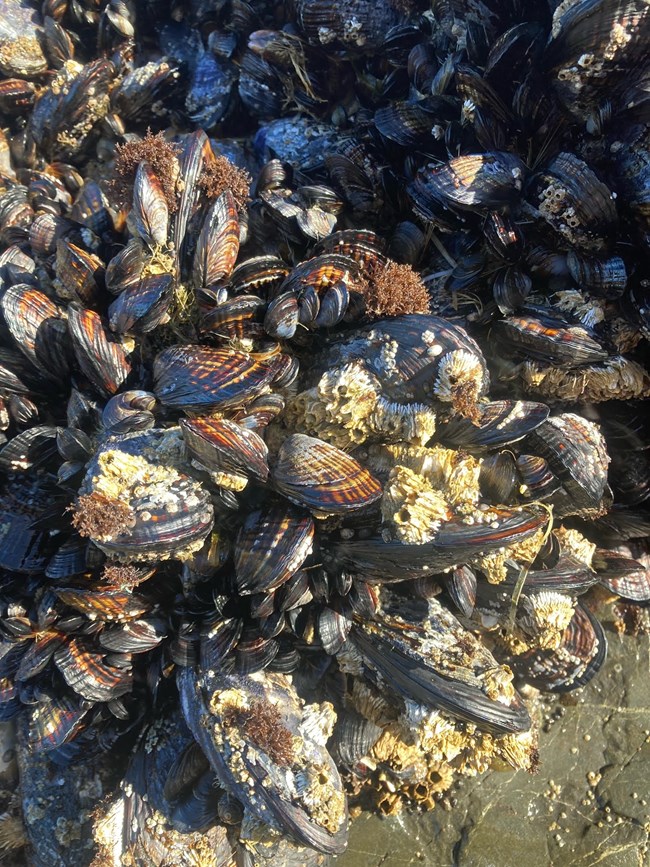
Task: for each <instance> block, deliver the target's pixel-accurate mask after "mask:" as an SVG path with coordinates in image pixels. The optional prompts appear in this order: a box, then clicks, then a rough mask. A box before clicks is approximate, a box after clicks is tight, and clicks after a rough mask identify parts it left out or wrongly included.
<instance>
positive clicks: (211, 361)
mask: <svg viewBox="0 0 650 867" xmlns="http://www.w3.org/2000/svg"><path fill="white" fill-rule="evenodd" d="M274 372H275V371H274V369H273V367H272V365H269V364H266V363H264V362H260V361H256V360H255V359H254V358H252V357H251V356H250V355H247V354H246V353H245V352H240V351H239V350H236V349H210V348H209V347H203V346H171V347H169V349H165V350H163V351H162V352H161V353H160V354H159V355H157V356H156V360H155V361H154V392H155V394H156V397H157V398H158V400H159V401H160V402H161V403H163V404H165V406H169V407H172V408H175V409H195V410H201V409H211V408H217V407H219V408H222V407H231V406H237V405H238V404H241V403H244V402H245V401H247V400H250V399H251V398H253V397H256V396H257V395H258V394H259V393H260V392H262V391H263V390H265V389H266V387H267V386H268V385H269V383H270V381H271V380H272V378H273V375H274Z"/></svg>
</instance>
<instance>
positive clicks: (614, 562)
mask: <svg viewBox="0 0 650 867" xmlns="http://www.w3.org/2000/svg"><path fill="white" fill-rule="evenodd" d="M595 559H596V568H597V570H598V573H597V574H598V580H599V581H600V583H601V584H602V585H603V587H606V588H607V590H609V591H611V592H612V593H616V595H617V596H620V597H621V599H628V600H629V601H630V602H650V576H649V575H648V570H647V569H646V568H645V567H644V566H643V564H642V563H639V562H638V561H637V560H632V559H630V558H629V557H624V556H623V555H622V554H617V553H615V552H614V551H606V550H604V549H599V550H598V551H597V552H596V558H595Z"/></svg>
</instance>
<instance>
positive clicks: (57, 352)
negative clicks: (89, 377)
mask: <svg viewBox="0 0 650 867" xmlns="http://www.w3.org/2000/svg"><path fill="white" fill-rule="evenodd" d="M0 308H1V309H2V314H3V317H4V320H5V322H6V324H7V327H8V328H9V331H10V332H11V335H12V337H13V338H14V340H15V341H16V345H17V347H18V348H19V349H20V350H21V352H23V353H24V354H25V355H26V356H27V358H28V359H29V360H30V361H31V362H32V364H33V365H34V366H35V367H36V368H37V369H38V371H39V372H40V373H41V374H42V375H43V376H44V377H45V378H46V379H48V380H50V379H54V380H59V381H65V379H66V378H67V376H68V374H69V368H70V365H69V358H68V355H69V349H68V346H67V340H66V330H67V329H66V323H65V318H64V313H63V310H62V309H61V308H60V307H58V306H57V305H56V304H55V303H54V302H53V301H51V300H50V299H49V298H48V297H47V296H46V295H44V294H43V293H42V292H39V291H38V290H36V289H33V288H32V287H31V286H27V285H25V284H19V285H17V286H11V287H10V288H9V289H7V290H6V292H5V293H4V294H3V296H2V300H0Z"/></svg>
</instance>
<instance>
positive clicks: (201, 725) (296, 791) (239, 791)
mask: <svg viewBox="0 0 650 867" xmlns="http://www.w3.org/2000/svg"><path fill="white" fill-rule="evenodd" d="M178 687H179V692H180V698H181V707H182V709H183V714H184V716H185V720H186V722H187V724H188V726H189V728H190V730H191V731H192V734H193V735H194V737H195V739H196V740H197V742H198V744H199V746H200V747H201V749H202V750H203V752H204V753H205V755H206V757H207V759H208V761H209V762H210V765H211V766H212V768H213V770H214V772H215V773H216V775H217V777H218V779H219V782H220V783H221V785H223V786H224V788H226V789H227V790H228V792H229V793H230V794H231V795H233V796H235V797H237V798H239V799H240V800H241V801H242V803H243V805H244V807H245V808H246V809H248V810H249V811H250V812H251V813H253V814H254V815H255V816H257V817H258V818H260V819H261V820H262V821H263V822H268V821H269V819H270V820H271V821H272V822H273V823H274V824H276V825H278V826H279V827H280V828H281V829H282V830H283V831H284V832H285V833H287V834H289V835H290V836H291V837H293V838H294V839H295V840H297V841H298V842H299V843H302V844H303V845H306V846H311V847H312V848H314V849H317V850H318V851H320V852H325V853H332V854H335V853H341V852H343V851H344V849H345V847H346V843H347V806H346V799H345V795H344V793H343V789H342V784H341V780H340V778H339V775H338V771H337V770H336V766H335V764H334V762H333V760H332V758H331V757H330V755H329V754H328V752H327V750H326V749H325V747H324V746H323V743H324V742H325V739H326V737H327V735H325V738H322V733H321V732H319V731H318V729H319V728H320V727H322V726H323V725H324V724H325V723H324V721H322V722H320V724H319V722H318V721H317V720H316V719H313V718H312V720H313V723H315V725H314V726H313V727H310V726H309V725H307V724H306V723H307V714H308V713H309V709H308V708H305V707H304V706H303V705H302V703H301V702H300V700H299V699H298V696H297V694H296V692H295V690H294V689H293V687H292V686H291V684H290V681H289V680H288V679H287V677H286V676H285V675H281V674H270V673H263V674H262V673H259V674H256V675H252V676H248V677H244V676H241V675H239V676H237V675H235V676H233V675H230V676H229V675H226V676H221V677H215V676H211V675H210V674H209V673H208V672H203V673H202V674H201V676H200V677H199V676H198V674H197V672H195V671H194V670H192V669H190V668H181V669H180V670H179V673H178ZM312 713H313V710H312ZM333 722H334V720H333V719H331V723H330V724H331V725H333ZM270 731H271V732H273V734H272V735H271V734H270ZM330 732H331V729H330ZM330 732H328V733H327V734H329V733H330ZM296 735H299V737H296ZM321 738H322V739H321ZM307 791H308V792H309V796H308V797H307V798H306V797H305V794H306V793H307Z"/></svg>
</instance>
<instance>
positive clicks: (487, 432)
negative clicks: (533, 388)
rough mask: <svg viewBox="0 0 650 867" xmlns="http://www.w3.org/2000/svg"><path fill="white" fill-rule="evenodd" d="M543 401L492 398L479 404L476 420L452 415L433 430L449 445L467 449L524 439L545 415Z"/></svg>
mask: <svg viewBox="0 0 650 867" xmlns="http://www.w3.org/2000/svg"><path fill="white" fill-rule="evenodd" d="M549 412H550V410H549V408H548V407H547V406H546V404H544V403H533V402H532V401H523V400H494V401H491V402H490V403H485V404H481V405H480V406H479V414H480V415H479V418H478V420H477V421H474V420H470V419H467V418H463V417H462V416H460V415H457V414H456V415H453V416H451V418H449V419H448V420H447V421H446V422H444V423H442V424H440V425H439V427H438V429H437V430H436V440H439V441H440V442H441V443H443V444H444V445H445V446H447V447H448V448H460V449H469V450H470V451H474V450H482V449H487V448H496V447H499V446H505V445H508V444H509V443H515V442H517V441H518V440H521V439H523V438H524V437H525V436H527V434H529V433H530V432H531V431H533V430H535V428H537V427H539V425H540V424H542V422H543V421H545V420H546V419H547V418H548V415H549Z"/></svg>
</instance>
